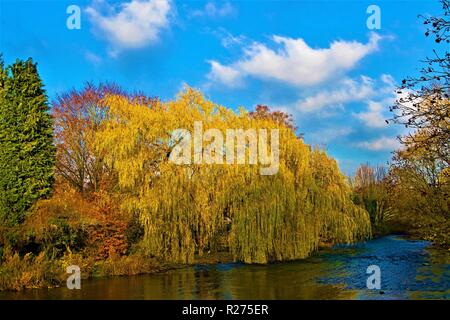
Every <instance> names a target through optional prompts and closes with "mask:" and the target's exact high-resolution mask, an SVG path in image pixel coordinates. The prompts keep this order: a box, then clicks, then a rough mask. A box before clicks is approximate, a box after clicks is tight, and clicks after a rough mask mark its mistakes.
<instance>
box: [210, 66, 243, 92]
mask: <svg viewBox="0 0 450 320" xmlns="http://www.w3.org/2000/svg"><path fill="white" fill-rule="evenodd" d="M209 63H210V64H211V72H210V73H209V74H208V79H210V80H211V81H213V82H221V83H223V84H225V85H226V86H228V87H231V88H234V87H239V86H241V84H242V82H241V75H240V73H239V72H238V71H236V70H235V69H233V68H231V67H227V66H224V65H221V64H220V63H218V62H216V61H209Z"/></svg>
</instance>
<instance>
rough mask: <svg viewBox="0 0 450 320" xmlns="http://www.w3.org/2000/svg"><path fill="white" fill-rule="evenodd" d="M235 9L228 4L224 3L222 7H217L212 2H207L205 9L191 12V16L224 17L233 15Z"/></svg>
mask: <svg viewBox="0 0 450 320" xmlns="http://www.w3.org/2000/svg"><path fill="white" fill-rule="evenodd" d="M235 11H236V9H235V8H234V7H233V6H232V5H231V3H230V2H228V1H227V2H225V3H223V5H218V4H216V3H215V2H214V1H208V2H207V3H206V4H205V7H204V8H203V9H201V10H193V11H192V12H191V16H193V17H204V16H207V17H210V18H216V17H225V16H229V15H232V14H234V13H235Z"/></svg>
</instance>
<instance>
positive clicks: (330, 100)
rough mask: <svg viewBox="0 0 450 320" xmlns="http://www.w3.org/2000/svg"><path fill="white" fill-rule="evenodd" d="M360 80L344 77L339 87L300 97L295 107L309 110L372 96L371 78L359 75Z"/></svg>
mask: <svg viewBox="0 0 450 320" xmlns="http://www.w3.org/2000/svg"><path fill="white" fill-rule="evenodd" d="M360 80H361V81H355V80H353V79H344V80H343V81H342V82H341V84H340V85H339V88H337V89H332V90H322V91H319V92H317V93H316V94H314V95H312V96H309V97H306V98H304V99H300V100H299V101H297V102H296V103H295V108H296V109H297V110H299V111H302V112H311V111H317V110H320V109H323V108H324V107H327V106H330V107H333V108H336V107H342V106H343V105H344V104H346V103H349V102H355V101H363V100H365V99H368V98H369V97H371V96H373V95H374V94H375V90H374V84H373V80H372V79H371V78H369V77H365V76H361V78H360Z"/></svg>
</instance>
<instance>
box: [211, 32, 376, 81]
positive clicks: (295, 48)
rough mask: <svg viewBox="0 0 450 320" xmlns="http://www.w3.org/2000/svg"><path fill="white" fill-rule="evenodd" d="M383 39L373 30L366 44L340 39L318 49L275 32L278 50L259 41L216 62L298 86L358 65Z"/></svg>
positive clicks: (328, 78) (336, 74) (227, 67)
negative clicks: (237, 55)
mask: <svg viewBox="0 0 450 320" xmlns="http://www.w3.org/2000/svg"><path fill="white" fill-rule="evenodd" d="M380 39H381V37H380V36H379V35H378V34H376V33H371V34H370V39H369V41H368V42H367V43H366V44H363V43H360V42H357V41H343V40H337V41H334V42H332V43H331V44H330V47H329V48H318V49H315V48H311V47H310V46H309V45H308V44H307V43H306V42H305V41H304V40H303V39H301V38H299V39H293V38H287V37H281V36H273V37H272V40H273V41H274V42H275V43H276V44H277V45H278V49H276V50H274V49H271V48H269V47H268V46H266V45H265V44H263V43H258V42H255V43H253V44H252V45H251V46H249V47H247V48H244V53H245V54H244V57H243V58H241V59H240V60H238V61H236V62H234V63H232V64H230V65H228V66H224V65H222V64H220V63H219V62H217V61H214V62H215V63H216V65H220V66H223V67H226V68H224V69H223V70H230V69H232V70H234V73H236V74H239V75H240V76H241V77H244V76H250V77H254V78H258V79H264V80H276V81H280V82H284V83H288V84H290V85H293V86H297V87H306V86H314V85H318V84H322V83H324V82H326V81H328V80H330V79H332V78H336V77H338V76H339V75H341V74H342V73H345V72H346V71H348V70H350V69H352V68H353V67H355V65H356V64H357V63H358V62H359V61H360V60H361V59H362V58H364V57H365V56H367V55H368V54H370V53H371V52H373V51H375V50H377V48H378V42H379V41H380ZM217 69H218V68H216V71H217ZM217 78H218V79H220V77H217ZM224 84H226V83H224Z"/></svg>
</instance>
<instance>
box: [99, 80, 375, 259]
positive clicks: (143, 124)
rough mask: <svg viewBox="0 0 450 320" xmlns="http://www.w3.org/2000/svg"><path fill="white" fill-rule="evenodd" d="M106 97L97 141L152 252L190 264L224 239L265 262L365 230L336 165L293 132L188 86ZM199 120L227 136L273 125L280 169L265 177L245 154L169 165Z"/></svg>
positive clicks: (236, 251)
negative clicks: (140, 98) (139, 97)
mask: <svg viewBox="0 0 450 320" xmlns="http://www.w3.org/2000/svg"><path fill="white" fill-rule="evenodd" d="M106 102H107V105H108V106H109V116H108V121H106V122H105V123H104V127H103V128H102V130H101V131H100V132H99V133H98V135H97V139H96V140H97V144H98V146H99V147H100V148H102V149H103V150H108V151H109V153H108V155H107V160H108V161H109V162H110V164H111V165H113V166H114V168H115V170H117V173H118V176H119V184H120V187H121V188H122V190H123V191H125V192H127V194H128V195H129V201H127V202H126V206H127V208H128V209H129V210H135V211H138V212H139V213H140V217H141V221H142V223H143V225H144V228H145V236H144V245H145V247H146V248H147V249H148V250H149V252H150V253H152V254H154V255H156V256H158V257H161V258H163V259H166V260H167V261H173V262H191V261H193V259H194V255H195V254H196V253H198V254H200V255H201V254H202V253H203V252H204V251H205V250H208V251H211V252H214V251H217V250H220V249H221V248H222V247H223V239H224V238H225V239H226V247H228V249H229V250H230V251H231V252H232V253H233V255H234V257H235V259H236V260H238V261H244V262H246V263H267V262H269V261H282V260H292V259H299V258H304V257H307V256H308V255H309V254H310V253H311V252H312V251H314V250H315V249H317V247H318V245H319V243H320V242H321V241H326V242H332V243H352V242H356V241H358V240H364V239H366V238H367V237H370V221H369V216H368V214H367V212H366V211H364V210H363V209H360V208H359V207H357V206H355V205H354V204H353V203H352V202H351V201H350V197H349V194H350V189H349V186H348V185H347V184H346V180H345V178H344V176H343V175H342V174H341V173H340V171H339V168H338V166H337V164H336V162H335V161H334V160H332V159H330V158H328V157H327V156H326V154H325V153H324V152H323V151H320V150H312V149H311V148H310V147H308V146H307V145H305V144H304V143H303V141H301V140H299V139H298V138H297V137H296V136H295V134H294V132H293V131H292V130H291V129H289V128H287V127H285V126H282V125H280V124H278V123H275V122H273V121H272V120H269V119H254V118H251V117H250V116H249V115H248V113H246V112H245V111H243V110H241V111H239V112H238V113H235V112H233V111H232V110H230V109H227V108H224V107H222V106H219V105H216V104H214V103H212V102H210V101H208V100H207V99H205V98H204V97H203V96H202V95H201V94H200V93H199V92H197V91H195V90H192V89H190V88H188V89H186V90H185V91H184V92H182V93H181V94H180V95H179V96H178V97H177V99H176V100H175V101H170V102H167V103H160V104H157V105H153V106H152V107H149V106H145V105H140V104H138V103H135V102H133V101H128V100H127V99H126V98H123V97H117V96H110V97H107V101H106ZM195 121H201V122H202V126H203V132H204V131H205V130H207V129H210V128H214V129H218V130H220V131H221V132H222V133H223V136H224V137H226V134H225V132H226V129H238V128H240V129H244V130H246V129H249V128H254V129H268V130H269V129H278V130H279V145H280V166H279V170H278V173H277V174H275V175H268V176H264V175H261V174H260V171H259V169H260V165H254V164H248V161H247V162H246V163H247V164H190V165H177V164H174V163H172V162H170V161H169V159H168V156H169V154H170V151H171V148H172V147H173V143H174V142H173V141H172V140H171V139H170V138H171V132H172V131H173V130H175V129H179V128H183V129H187V130H189V131H190V132H193V128H194V122H195ZM268 136H270V134H268ZM205 146H207V143H205V142H204V143H203V148H205ZM246 152H247V156H248V153H249V152H248V150H247V151H246ZM246 159H247V160H248V157H247V158H246Z"/></svg>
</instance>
